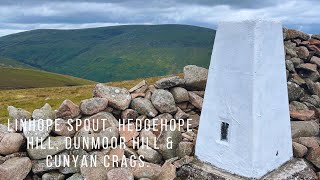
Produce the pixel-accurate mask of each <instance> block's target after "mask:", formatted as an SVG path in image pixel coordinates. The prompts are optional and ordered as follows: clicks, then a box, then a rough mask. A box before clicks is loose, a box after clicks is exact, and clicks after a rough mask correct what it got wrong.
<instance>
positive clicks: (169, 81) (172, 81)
mask: <svg viewBox="0 0 320 180" xmlns="http://www.w3.org/2000/svg"><path fill="white" fill-rule="evenodd" d="M184 83H185V80H184V79H181V78H180V77H179V76H173V77H168V78H162V79H160V80H158V81H157V82H156V83H155V84H154V86H155V87H156V88H158V89H167V88H171V87H174V86H181V85H184Z"/></svg>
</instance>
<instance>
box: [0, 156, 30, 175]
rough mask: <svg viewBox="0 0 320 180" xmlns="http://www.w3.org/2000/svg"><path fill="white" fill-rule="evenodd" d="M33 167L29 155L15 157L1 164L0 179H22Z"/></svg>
mask: <svg viewBox="0 0 320 180" xmlns="http://www.w3.org/2000/svg"><path fill="white" fill-rule="evenodd" d="M31 167H32V164H31V161H30V159H29V158H28V157H21V158H19V157H14V158H10V159H8V160H7V161H5V162H4V163H3V164H0V180H7V179H10V180H21V179H24V178H25V177H26V176H27V175H28V173H29V172H30V170H31Z"/></svg>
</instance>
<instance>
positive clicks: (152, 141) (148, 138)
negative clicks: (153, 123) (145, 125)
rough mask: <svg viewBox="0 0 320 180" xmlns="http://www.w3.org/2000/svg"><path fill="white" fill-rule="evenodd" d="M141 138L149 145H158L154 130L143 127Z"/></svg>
mask: <svg viewBox="0 0 320 180" xmlns="http://www.w3.org/2000/svg"><path fill="white" fill-rule="evenodd" d="M140 139H141V141H143V142H144V143H145V145H148V146H150V147H152V148H154V147H155V146H156V141H157V136H156V135H155V134H153V132H152V131H149V130H146V129H142V130H141V131H140Z"/></svg>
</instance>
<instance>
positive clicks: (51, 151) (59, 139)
mask: <svg viewBox="0 0 320 180" xmlns="http://www.w3.org/2000/svg"><path fill="white" fill-rule="evenodd" d="M65 149H66V137H64V136H56V137H48V138H47V139H46V140H45V141H44V142H43V144H42V148H39V147H34V148H28V149H27V151H28V154H29V156H30V158H31V159H44V158H46V157H47V156H48V155H55V154H58V153H59V152H62V151H63V150H65Z"/></svg>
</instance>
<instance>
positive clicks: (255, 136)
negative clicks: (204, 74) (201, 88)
mask: <svg viewBox="0 0 320 180" xmlns="http://www.w3.org/2000/svg"><path fill="white" fill-rule="evenodd" d="M283 49H284V47H283V34H282V25H281V23H280V22H274V21H266V20H245V21H236V22H221V23H220V24H219V25H218V31H217V34H216V37H215V43H214V47H213V52H212V56H211V64H210V68H209V76H208V81H207V86H206V91H205V97H204V104H203V109H202V113H201V119H200V127H199V132H198V137H197V143H196V150H195V154H196V156H197V157H198V159H200V160H201V161H205V162H208V163H209V164H211V165H214V166H216V167H218V168H221V169H223V170H226V171H228V172H231V173H233V174H237V175H240V176H244V177H250V178H259V177H261V176H263V175H265V174H266V173H268V172H269V171H272V170H274V169H276V168H278V167H279V166H281V165H282V164H284V163H285V162H286V161H288V160H290V159H291V157H292V146H291V143H292V142H291V129H290V117H289V107H288V93H287V82H286V70H285V55H284V50H283Z"/></svg>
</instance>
